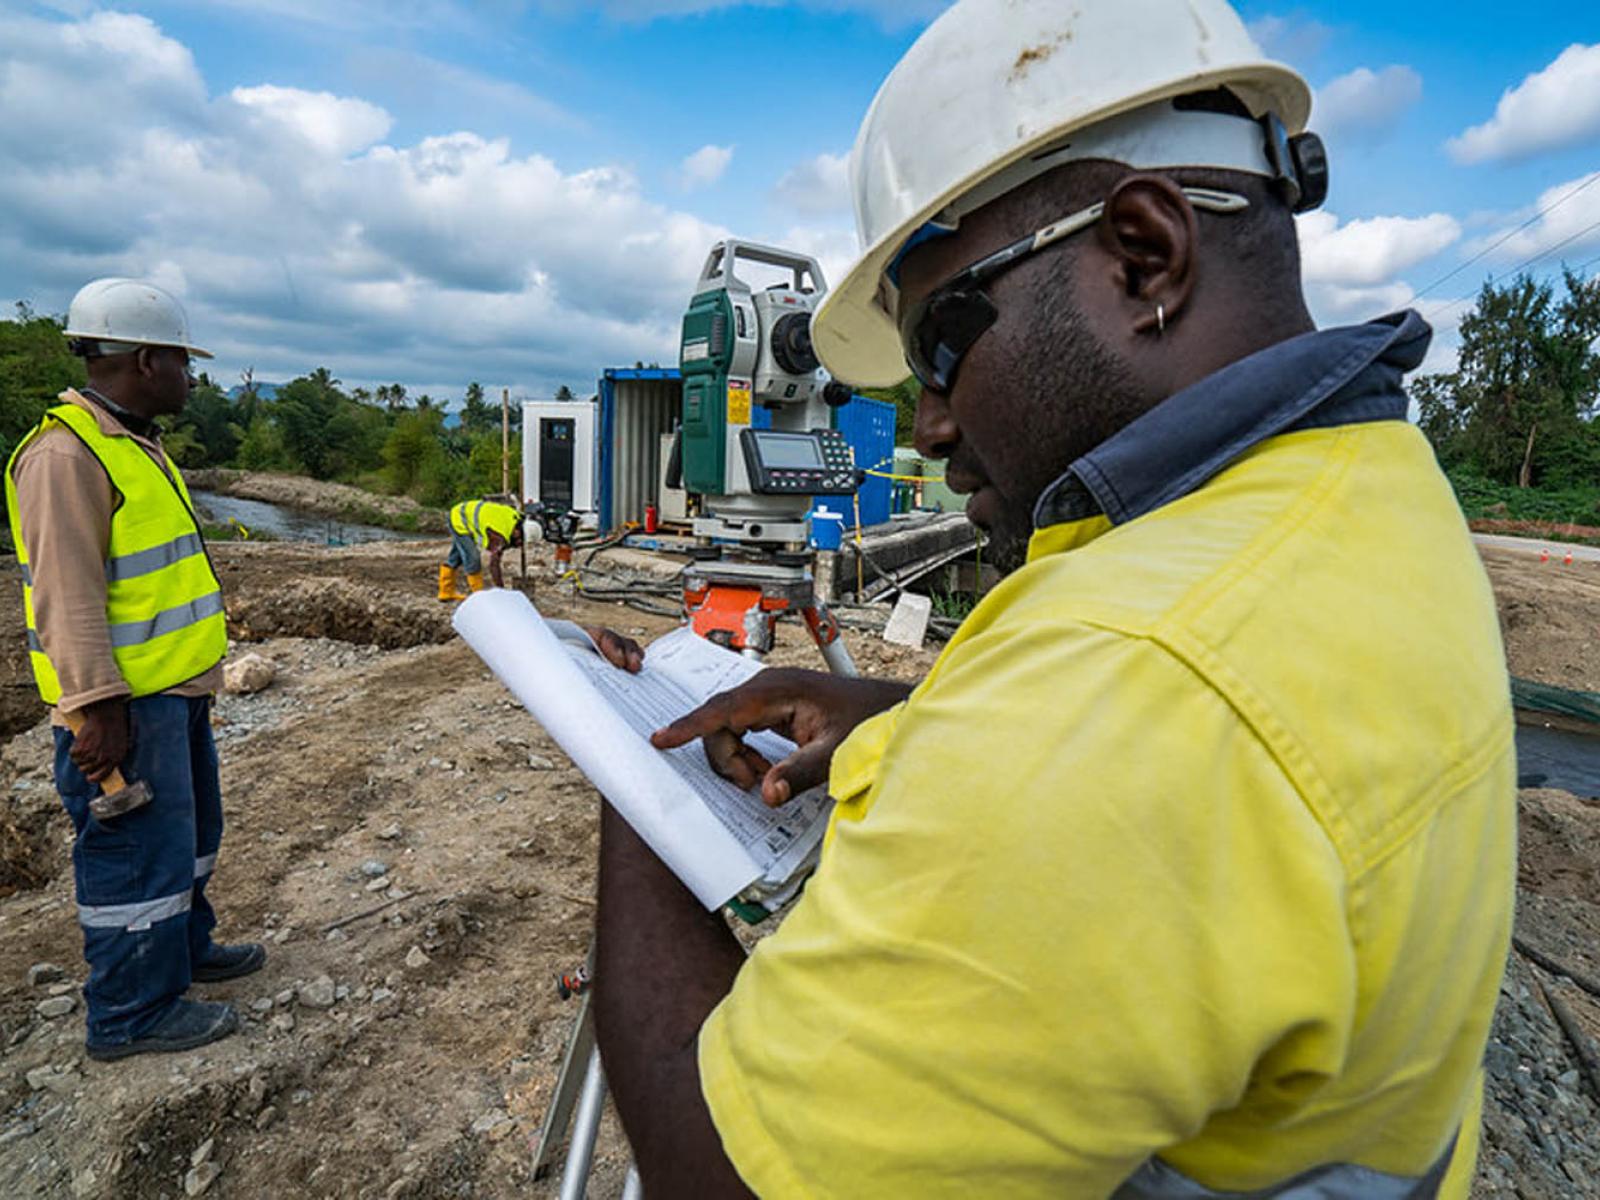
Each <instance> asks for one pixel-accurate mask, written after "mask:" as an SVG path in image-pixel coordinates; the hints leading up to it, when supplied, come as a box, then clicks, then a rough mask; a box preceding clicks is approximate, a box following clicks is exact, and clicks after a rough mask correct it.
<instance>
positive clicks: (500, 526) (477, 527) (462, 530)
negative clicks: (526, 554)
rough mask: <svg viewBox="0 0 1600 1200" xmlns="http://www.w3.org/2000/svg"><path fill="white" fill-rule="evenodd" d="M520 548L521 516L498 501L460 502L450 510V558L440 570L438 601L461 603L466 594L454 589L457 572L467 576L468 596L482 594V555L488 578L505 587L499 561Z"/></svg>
mask: <svg viewBox="0 0 1600 1200" xmlns="http://www.w3.org/2000/svg"><path fill="white" fill-rule="evenodd" d="M520 545H522V513H521V512H520V511H518V510H517V509H516V508H515V507H513V506H512V505H510V504H503V503H501V502H500V501H498V500H463V501H461V503H459V504H457V505H456V506H455V507H453V508H452V509H451V510H450V554H449V557H448V558H447V559H446V560H445V561H444V562H443V563H442V564H440V566H439V599H440V600H464V599H466V597H467V595H468V594H469V592H463V591H461V590H460V589H459V588H458V587H457V586H456V571H457V570H462V571H465V572H466V573H467V587H468V589H469V590H470V592H481V591H482V590H483V553H482V552H483V551H488V553H489V578H490V579H491V580H492V581H493V583H494V586H495V587H497V588H503V587H505V585H506V581H505V578H504V576H503V575H502V574H501V569H500V558H501V556H502V555H504V554H505V552H506V551H507V550H509V549H512V548H513V547H516V546H520Z"/></svg>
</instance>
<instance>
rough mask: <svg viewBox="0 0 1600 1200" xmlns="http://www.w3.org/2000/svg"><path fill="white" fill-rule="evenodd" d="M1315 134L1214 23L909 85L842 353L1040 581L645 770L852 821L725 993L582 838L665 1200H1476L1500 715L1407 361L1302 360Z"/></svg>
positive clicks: (1039, 25) (855, 273) (1230, 24)
mask: <svg viewBox="0 0 1600 1200" xmlns="http://www.w3.org/2000/svg"><path fill="white" fill-rule="evenodd" d="M1309 108H1310V93H1309V89H1308V88H1307V87H1306V85H1305V83H1304V82H1303V81H1302V80H1301V79H1300V78H1299V77H1298V76H1296V75H1295V74H1294V73H1293V72H1291V71H1289V70H1288V69H1287V68H1284V67H1281V66H1278V65H1276V64H1273V63H1269V62H1265V61H1263V60H1262V58H1261V55H1260V52H1259V50H1258V49H1257V48H1256V47H1255V45H1254V44H1253V42H1252V41H1251V39H1250V37H1249V35H1248V34H1247V32H1246V31H1245V29H1244V26H1243V24H1242V23H1241V21H1240V20H1239V18H1238V16H1237V14H1235V13H1234V12H1233V10H1232V9H1231V8H1229V7H1228V5H1227V4H1226V3H1225V2H1224V0H1119V2H1118V3H1116V4H1109V3H1089V4H1081V5H1064V4H1059V3H1055V2H1054V0H961V3H958V4H956V5H955V6H954V7H953V8H951V9H950V10H949V11H947V12H946V13H945V14H944V15H943V16H942V17H940V18H939V20H937V21H936V22H935V23H934V24H933V25H932V26H931V27H930V28H929V29H928V30H927V32H926V33H924V35H923V36H922V37H921V38H920V39H919V40H918V42H917V43H916V44H915V45H914V46H913V47H912V48H911V50H910V51H908V52H907V54H906V56H905V58H904V59H903V60H902V61H901V63H900V64H899V66H897V67H896V69H895V70H894V72H893V73H892V74H891V75H890V76H889V78H888V80H887V81H886V82H885V83H884V85H883V87H882V89H881V90H880V92H879V94H878V97H877V99H876V100H875V101H874V103H873V105H872V108H871V109H870V111H869V112H868V115H867V117H866V120H865V122H864V123H863V125H862V129H861V133H860V136H859V138H858V139H857V143H856V146H855V150H854V153H853V160H852V169H851V180H852V187H853V188H854V190H855V193H856V195H855V208H856V213H857V216H858V220H859V222H860V226H861V234H862V244H863V254H862V257H861V259H860V261H859V262H858V263H857V264H856V266H855V267H854V268H853V269H852V270H851V271H850V273H849V274H848V275H847V276H846V278H845V279H844V281H843V282H842V283H841V284H840V286H839V287H838V288H837V289H836V290H835V291H834V292H833V293H831V294H830V295H829V296H828V297H827V298H826V299H825V300H824V302H823V305H822V307H821V309H820V310H819V312H818V316H817V319H816V322H815V329H814V334H813V336H814V341H815V345H816V347H817V350H818V352H819V354H820V355H821V357H822V360H823V362H824V364H825V365H826V366H827V367H828V368H829V369H830V370H832V371H833V372H834V373H835V374H836V375H838V376H839V377H840V378H843V379H845V380H848V381H849V382H851V383H854V384H858V385H861V384H864V385H882V384H889V383H893V382H894V381H895V380H897V379H899V378H900V377H901V376H902V375H903V374H904V373H905V371H906V370H907V368H908V366H909V368H910V369H911V370H912V371H913V372H914V373H915V375H916V376H917V378H918V380H919V381H920V383H921V384H922V388H923V390H922V394H921V399H920V403H919V407H918V413H917V422H916V440H917V445H918V447H919V449H920V450H921V451H922V452H923V453H924V454H925V455H928V456H931V457H934V458H943V459H945V460H947V462H948V474H947V478H948V479H949V481H950V483H951V485H952V486H953V487H955V488H957V489H958V490H961V491H964V492H970V493H971V499H970V501H969V503H968V507H967V511H968V514H969V515H970V516H971V517H972V519H973V520H974V521H976V522H977V523H978V524H980V525H982V526H984V527H985V528H987V529H988V530H989V531H990V533H991V536H992V538H993V540H994V543H995V544H996V546H997V548H1000V549H1004V548H1005V547H1006V546H1008V545H1015V546H1018V547H1020V546H1021V545H1023V544H1024V543H1025V545H1026V562H1025V564H1024V565H1020V566H1019V567H1018V569H1016V570H1015V571H1014V572H1013V573H1011V574H1010V575H1009V576H1008V577H1007V578H1006V579H1005V580H1004V582H1003V583H1001V585H1000V586H999V587H997V588H996V589H995V590H994V591H993V592H991V593H990V594H989V595H988V596H987V597H986V598H985V599H984V601H983V602H982V603H981V604H980V606H979V607H978V608H977V609H976V611H974V612H973V613H972V615H971V616H970V617H969V618H968V619H967V620H966V621H965V622H964V623H963V625H962V627H961V629H960V631H959V632H958V634H957V635H956V637H955V638H954V639H953V640H952V641H951V643H950V644H949V646H948V647H947V648H946V649H945V651H944V653H943V654H942V655H941V657H940V659H939V661H938V663H937V664H936V666H935V667H934V669H933V670H932V672H931V673H930V674H929V676H928V678H927V679H925V680H924V681H923V682H922V683H921V684H920V685H919V686H918V687H917V688H916V689H915V690H914V691H912V692H910V694H909V695H908V694H907V693H906V691H905V689H897V688H895V687H893V686H892V685H885V684H867V683H861V682H859V681H851V680H841V679H834V678H832V677H828V676H823V675H816V674H812V673H808V672H781V673H779V672H769V673H765V674H764V675H763V676H762V677H758V678H757V679H756V680H754V681H752V682H751V684H749V685H747V686H746V687H744V688H742V689H739V690H738V691H735V692H732V693H729V694H727V695H725V696H722V697H720V698H717V699H715V700H713V701H712V702H711V703H710V704H708V705H707V706H705V707H704V708H702V709H700V710H698V711H696V712H695V713H693V714H690V715H689V716H688V717H687V718H685V719H683V720H681V721H679V722H677V723H676V724H675V725H673V726H671V727H669V728H668V729H666V730H663V731H662V732H660V733H659V734H657V744H658V745H660V746H662V747H668V746H673V745H681V744H683V743H685V742H687V741H690V740H692V739H693V738H694V737H697V736H704V737H705V738H706V744H707V749H708V752H709V753H710V754H711V756H712V759H713V762H714V763H716V764H718V765H719V766H720V767H721V768H722V769H723V770H724V771H725V772H726V773H728V774H730V775H731V776H732V777H734V778H736V779H739V780H741V781H743V782H746V783H748V784H756V783H759V784H760V786H761V788H762V793H763V795H764V797H765V798H766V799H767V800H768V802H769V803H782V802H783V801H784V800H785V799H787V798H788V796H789V795H790V794H792V792H793V791H795V790H797V789H798V788H800V787H803V786H806V785H809V784H812V783H815V782H819V781H821V780H823V779H826V780H827V782H828V786H829V790H830V792H831V793H832V794H833V796H834V797H836V799H837V800H838V802H839V807H838V809H837V811H836V813H835V816H834V819H833V823H832V826H831V829H830V832H829V840H828V842H827V844H826V846H825V848H824V852H823V856H822V862H821V866H820V867H819V869H818V871H817V872H816V874H815V876H814V877H813V878H812V879H811V881H810V883H809V885H808V887H807V889H806V891H805V893H804V895H803V896H802V897H801V899H800V900H799V902H798V903H797V905H796V906H795V907H794V909H793V910H792V912H791V913H790V914H789V915H788V917H787V919H786V921H785V922H784V924H783V925H782V926H781V927H780V928H779V929H778V931H777V932H776V933H774V934H773V935H772V936H771V937H769V938H767V939H766V940H764V941H763V942H761V943H760V944H759V946H758V947H757V948H756V950H755V951H754V953H753V954H752V955H750V956H749V958H748V959H747V958H746V956H745V955H744V954H743V953H742V951H741V950H740V947H739V944H738V942H737V941H736V940H735V939H734V938H733V937H732V936H731V934H730V933H729V932H728V930H727V928H726V926H725V924H724V922H723V921H722V919H721V917H720V916H719V915H718V914H714V913H713V914H708V913H706V912H704V911H702V910H700V909H699V907H698V906H697V905H696V904H695V902H694V900H693V898H692V897H691V896H690V894H689V893H688V892H687V891H686V890H685V889H684V888H683V887H682V886H681V885H680V884H679V883H678V882H677V880H676V879H675V878H674V877H673V876H672V875H671V873H670V872H668V871H667V870H666V869H665V868H664V867H662V865H661V864H660V863H659V862H658V861H657V860H656V859H655V858H654V857H653V856H652V855H651V854H650V852H649V850H648V849H647V848H645V846H644V844H643V843H642V842H641V841H640V840H639V839H638V838H637V837H636V836H635V835H634V833H633V831H632V830H631V829H629V827H628V826H627V825H626V823H625V822H623V821H622V820H621V819H620V818H618V817H617V816H616V814H615V813H614V812H613V811H612V810H610V809H609V808H607V809H606V810H605V812H604V814H603V817H602V832H601V849H600V907H599V941H598V968H597V972H596V979H597V981H598V986H597V990H596V993H595V1003H596V1005H597V1010H596V1011H597V1016H598V1030H599V1036H600V1047H601V1051H602V1054H603V1057H604V1061H605V1065H606V1073H607V1076H608V1078H609V1080H610V1082H611V1085H612V1089H613V1094H614V1096H615V1099H616V1103H617V1107H618V1110H619V1111H620V1113H621V1115H622V1118H623V1122H624V1125H625V1126H626V1128H627V1132H628V1137H629V1140H630V1142H631V1143H632V1146H633V1150H634V1153H635V1157H636V1159H637V1161H638V1164H639V1166H640V1169H641V1171H642V1174H643V1177H644V1182H645V1186H646V1190H647V1192H648V1193H649V1194H651V1195H694V1196H698V1197H708V1196H723V1195H738V1194H744V1193H746V1192H747V1191H754V1192H756V1193H758V1194H760V1195H763V1196H774V1197H783V1196H848V1197H873V1196H906V1197H919V1198H927V1197H936V1196H962V1197H968V1196H1005V1197H1106V1196H1114V1197H1117V1198H1118V1200H1135V1198H1141V1200H1143V1198H1156V1197H1162V1198H1166V1197H1172V1198H1180V1197H1181V1198H1183V1200H1206V1198H1213V1197H1237V1196H1240V1195H1248V1196H1252V1197H1289V1196H1293V1197H1317V1198H1319V1200H1356V1198H1357V1197H1360V1198H1363V1200H1374V1198H1376V1200H1422V1198H1425V1197H1434V1196H1446V1197H1451V1198H1463V1197H1465V1196H1466V1195H1467V1194H1468V1189H1469V1184H1470V1180H1471V1176H1472V1170H1473V1165H1474V1159H1475V1156H1476V1151H1477V1144H1478V1125H1479V1108H1480V1104H1481V1075H1480V1066H1479V1064H1480V1059H1481V1056H1482V1052H1483V1048H1484V1044H1485V1040H1486V1037H1487V1033H1488V1028H1489V1022H1490V1018H1491V1014H1492V1011H1493V1008H1494V1004H1495V1000H1496V996H1497V993H1498V985H1499V981H1500V977H1501V972H1502V970H1503V965H1504V958H1505V952H1506V949H1507V943H1508V938H1509V933H1510V921H1511V904H1512V895H1513V886H1514V853H1515V852H1514V811H1515V772H1514V759H1513V752H1512V739H1511V734H1512V723H1511V712H1510V704H1509V697H1508V689H1507V681H1506V674H1505V666H1504V661H1503V657H1502V650H1501V646H1500V640H1499V632H1498V628H1497V624H1496V618H1495V611H1494V606H1493V602H1492V597H1491V595H1490V591H1489V587H1488V584H1487V581H1486V579H1485V577H1484V573H1483V571H1482V568H1481V566H1480V564H1479V562H1478V559H1477V556H1476V554H1475V552H1474V550H1473V546H1472V543H1471V540H1470V538H1469V536H1468V533H1467V530H1466V527H1465V523H1464V522H1463V520H1462V517H1461V514H1460V511H1459V509H1458V507H1457V505H1456V503H1455V500H1454V497H1453V495H1452V493H1451V491H1450V488H1449V486H1448V484H1447V482H1446V480H1445V479H1444V478H1443V476H1442V475H1441V473H1440V472H1439V470H1438V468H1437V466H1436V464H1435V462H1434V458H1433V455H1432V452H1431V450H1430V448H1429V446H1428V444H1427V443H1426V441H1425V440H1424V439H1423V438H1422V436H1421V435H1420V434H1419V433H1418V432H1417V431H1416V430H1415V429H1414V428H1412V427H1411V426H1409V425H1408V424H1407V423H1406V421H1405V414H1406V408H1407V400H1406V397H1405V393H1404V392H1403V390H1402V388H1401V378H1402V376H1403V374H1404V373H1405V372H1407V371H1409V370H1412V369H1414V368H1415V367H1416V366H1417V365H1418V364H1419V363H1420V362H1421V361H1422V358H1423V355H1424V352H1425V350H1426V348H1427V345H1428V341H1429V337H1430V332H1429V330H1428V328H1427V326H1426V325H1425V324H1424V323H1423V321H1422V320H1421V318H1419V317H1418V316H1417V315H1416V314H1414V313H1401V314H1395V315H1393V316H1389V317H1385V318H1383V319H1381V320H1378V321H1374V322H1372V323H1370V324H1367V325H1361V326H1355V327H1349V328H1341V329H1330V330H1324V331H1320V332H1319V331H1317V330H1315V328H1314V326H1313V323H1312V321H1311V318H1310V316H1309V314H1308V313H1307V311H1306V307H1305V303H1304V300H1303V299H1302V296H1301V289H1300V273H1299V256H1298V247H1297V243H1296V238H1295V230H1294V222H1293V213H1295V212H1297V211H1305V210H1306V209H1308V208H1312V207H1315V206H1316V204H1317V203H1319V202H1320V200H1321V199H1322V196H1323V193H1324V192H1325V190H1326V181H1327V166H1326V161H1325V159H1324V157H1323V155H1322V148H1321V145H1320V143H1319V142H1318V141H1317V140H1316V139H1315V138H1314V137H1312V136H1308V135H1306V134H1305V133H1304V130H1305V122H1306V118H1307V115H1308V112H1309ZM1019 557H1020V556H1019ZM758 727H762V728H776V729H779V730H780V731H783V732H786V733H787V734H789V735H790V736H791V737H793V738H794V739H795V740H796V741H797V742H799V743H801V749H800V750H799V751H798V752H797V753H796V755H795V756H794V757H793V758H792V759H790V760H786V761H785V762H783V763H779V764H776V765H771V766H769V764H766V763H764V762H762V761H760V760H759V759H757V758H756V757H755V756H754V755H753V753H752V752H751V751H749V750H748V749H747V748H745V747H743V746H742V745H741V744H740V743H739V741H738V737H739V735H740V734H741V733H742V732H744V731H745V730H748V729H751V728H758Z"/></svg>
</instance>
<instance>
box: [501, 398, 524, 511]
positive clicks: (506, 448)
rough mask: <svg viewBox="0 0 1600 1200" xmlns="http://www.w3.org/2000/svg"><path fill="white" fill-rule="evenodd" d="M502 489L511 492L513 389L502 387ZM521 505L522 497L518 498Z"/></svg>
mask: <svg viewBox="0 0 1600 1200" xmlns="http://www.w3.org/2000/svg"><path fill="white" fill-rule="evenodd" d="M500 491H501V492H502V493H503V494H504V495H507V496H509V495H510V494H511V389H510V388H501V389H500ZM518 506H519V507H520V506H521V498H520V497H519V498H518Z"/></svg>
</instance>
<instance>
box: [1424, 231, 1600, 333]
mask: <svg viewBox="0 0 1600 1200" xmlns="http://www.w3.org/2000/svg"><path fill="white" fill-rule="evenodd" d="M1596 229H1600V221H1596V222H1594V223H1593V224H1592V225H1585V226H1584V227H1583V228H1582V229H1580V230H1578V232H1577V233H1575V234H1573V235H1572V236H1571V237H1564V238H1562V239H1561V240H1560V241H1559V242H1557V243H1556V244H1555V245H1554V246H1546V247H1545V248H1544V249H1543V250H1541V251H1539V253H1537V254H1535V255H1534V256H1533V257H1532V258H1527V259H1524V260H1523V261H1522V262H1520V263H1518V264H1517V265H1516V266H1514V267H1512V268H1511V270H1509V271H1507V272H1506V274H1507V275H1516V274H1517V273H1518V272H1521V271H1525V270H1527V269H1528V268H1529V267H1531V266H1533V264H1534V263H1536V262H1538V261H1539V260H1540V259H1541V258H1548V257H1549V256H1550V255H1552V254H1554V253H1555V252H1556V251H1557V250H1559V249H1561V247H1563V246H1565V245H1567V244H1568V243H1569V242H1575V241H1577V240H1578V239H1579V238H1581V237H1583V236H1584V235H1585V234H1588V233H1593V232H1594V231H1595V230H1596ZM1590 261H1591V262H1600V258H1597V259H1591V260H1590ZM1584 265H1585V266H1587V265H1588V264H1587V263H1585V264H1584ZM1579 269H1580V270H1581V269H1582V268H1579ZM1472 300H1473V297H1472V296H1466V297H1464V298H1462V299H1460V300H1452V301H1450V303H1448V304H1444V305H1441V306H1440V307H1438V308H1436V309H1434V310H1433V311H1432V312H1430V313H1424V314H1423V316H1424V319H1426V320H1428V321H1432V320H1433V319H1434V318H1435V317H1437V316H1438V315H1439V314H1440V313H1447V312H1449V311H1450V310H1451V309H1452V308H1456V307H1458V306H1459V305H1462V304H1468V303H1471V301H1472Z"/></svg>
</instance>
